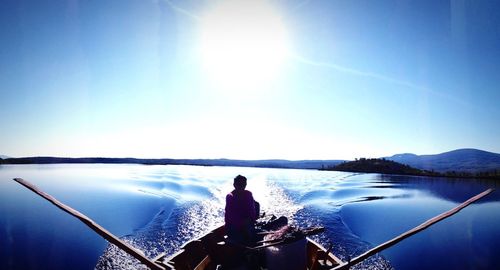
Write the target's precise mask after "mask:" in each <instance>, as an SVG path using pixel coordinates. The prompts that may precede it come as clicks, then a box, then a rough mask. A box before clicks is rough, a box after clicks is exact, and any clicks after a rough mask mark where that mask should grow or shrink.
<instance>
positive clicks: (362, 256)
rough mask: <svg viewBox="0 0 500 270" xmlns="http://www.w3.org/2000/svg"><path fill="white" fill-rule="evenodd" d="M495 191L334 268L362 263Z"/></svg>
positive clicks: (477, 196)
mask: <svg viewBox="0 0 500 270" xmlns="http://www.w3.org/2000/svg"><path fill="white" fill-rule="evenodd" d="M492 191H493V189H491V188H490V189H488V190H485V191H483V192H481V193H479V194H477V195H476V196H474V197H472V198H470V199H468V200H467V201H465V202H463V203H462V204H460V205H458V206H457V207H455V208H453V209H450V210H448V211H446V212H444V213H442V214H440V215H438V216H435V217H433V218H431V219H429V220H427V221H426V222H424V223H422V224H420V225H418V226H417V227H415V228H413V229H411V230H409V231H407V232H405V233H403V234H400V235H399V236H396V237H395V238H393V239H391V240H389V241H387V242H385V243H382V244H380V245H379V246H377V247H374V248H372V249H370V250H368V251H367V252H365V253H363V254H361V255H359V256H358V257H356V258H354V259H352V260H351V261H349V262H346V263H344V264H341V265H339V266H337V267H334V268H332V269H333V270H340V269H349V267H351V266H353V265H355V264H357V263H360V262H361V261H363V260H365V259H366V258H368V257H370V256H372V255H374V254H376V253H379V252H381V251H382V250H384V249H386V248H389V247H391V246H393V245H395V244H397V243H399V242H400V241H402V240H403V239H405V238H407V237H410V236H412V235H414V234H416V233H417V232H419V231H422V230H424V229H426V228H428V227H429V226H431V225H432V224H434V223H436V222H439V221H441V220H443V219H445V218H447V217H450V216H452V215H454V214H456V213H458V211H460V210H462V209H463V208H465V207H467V206H468V205H469V204H471V203H473V202H475V201H477V200H479V199H481V198H482V197H484V196H486V195H488V194H490V193H491V192H492Z"/></svg>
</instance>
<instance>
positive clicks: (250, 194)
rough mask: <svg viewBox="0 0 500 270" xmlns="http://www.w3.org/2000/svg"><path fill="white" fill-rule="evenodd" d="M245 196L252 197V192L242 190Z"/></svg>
mask: <svg viewBox="0 0 500 270" xmlns="http://www.w3.org/2000/svg"><path fill="white" fill-rule="evenodd" d="M244 192H245V195H246V196H252V192H251V191H250V190H246V189H245V190H244Z"/></svg>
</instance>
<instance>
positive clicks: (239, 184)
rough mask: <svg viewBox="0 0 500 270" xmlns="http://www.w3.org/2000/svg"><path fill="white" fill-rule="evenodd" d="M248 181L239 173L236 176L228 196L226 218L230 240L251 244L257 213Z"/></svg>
mask: <svg viewBox="0 0 500 270" xmlns="http://www.w3.org/2000/svg"><path fill="white" fill-rule="evenodd" d="M246 183H247V179H246V177H244V176H241V175H238V176H236V177H235V178H234V183H233V186H234V190H233V191H231V192H230V193H229V194H227V196H226V209H225V210H226V211H225V215H224V219H225V223H226V224H225V228H226V234H227V236H228V238H229V240H231V241H234V242H238V243H242V244H251V242H252V240H253V238H254V235H253V234H254V227H253V226H254V223H255V220H256V218H257V213H256V210H255V201H254V199H253V196H252V193H251V192H250V191H248V190H245V187H246Z"/></svg>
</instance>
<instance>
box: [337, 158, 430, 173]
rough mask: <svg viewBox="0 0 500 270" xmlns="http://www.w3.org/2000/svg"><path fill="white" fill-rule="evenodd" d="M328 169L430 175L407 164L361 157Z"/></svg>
mask: <svg viewBox="0 0 500 270" xmlns="http://www.w3.org/2000/svg"><path fill="white" fill-rule="evenodd" d="M328 170H333V171H346V172H364V173H383V174H407V175H429V173H428V172H426V171H423V170H419V169H416V168H412V167H410V166H408V165H405V164H401V163H398V162H395V161H392V160H386V159H377V158H370V159H366V158H361V159H358V160H355V161H348V162H343V163H340V164H338V165H336V166H333V167H329V168H328Z"/></svg>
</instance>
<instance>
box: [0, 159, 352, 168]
mask: <svg viewBox="0 0 500 270" xmlns="http://www.w3.org/2000/svg"><path fill="white" fill-rule="evenodd" d="M342 161H343V160H296V161H290V160H281V159H269V160H236V159H138V158H102V157H88V158H66V157H23V158H7V159H2V160H0V164H60V163H104V164H147V165H196V166H235V167H261V168H286V169H322V168H326V167H329V166H334V165H337V164H339V163H341V162H342Z"/></svg>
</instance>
